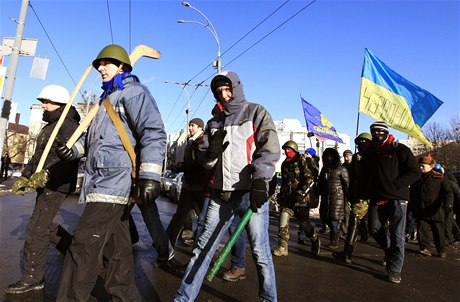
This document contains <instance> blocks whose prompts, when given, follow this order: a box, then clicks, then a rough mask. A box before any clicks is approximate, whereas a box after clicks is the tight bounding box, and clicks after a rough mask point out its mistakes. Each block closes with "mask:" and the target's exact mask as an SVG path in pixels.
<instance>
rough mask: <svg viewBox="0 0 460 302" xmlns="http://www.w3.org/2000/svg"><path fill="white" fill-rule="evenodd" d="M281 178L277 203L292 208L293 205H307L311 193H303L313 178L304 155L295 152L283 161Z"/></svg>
mask: <svg viewBox="0 0 460 302" xmlns="http://www.w3.org/2000/svg"><path fill="white" fill-rule="evenodd" d="M281 180H282V183H281V188H280V193H279V194H278V203H279V204H280V205H281V206H282V207H284V208H290V209H292V208H294V207H295V206H303V207H306V206H308V203H309V201H310V197H311V193H310V194H306V195H305V191H306V190H307V189H308V188H309V187H310V185H311V184H313V181H314V179H313V175H312V173H311V171H310V170H309V169H308V165H307V161H306V158H305V157H304V156H302V155H300V154H299V153H297V154H296V155H295V156H294V157H293V158H292V159H291V160H287V159H286V160H284V161H283V163H282V164H281ZM310 192H312V189H310Z"/></svg>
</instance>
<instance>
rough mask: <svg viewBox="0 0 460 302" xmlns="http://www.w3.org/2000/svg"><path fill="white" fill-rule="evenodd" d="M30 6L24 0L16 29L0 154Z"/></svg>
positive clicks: (5, 93) (7, 76)
mask: <svg viewBox="0 0 460 302" xmlns="http://www.w3.org/2000/svg"><path fill="white" fill-rule="evenodd" d="M28 6H29V1H28V0H22V5H21V12H20V13H19V21H18V27H17V30H16V37H15V39H14V46H13V51H12V53H11V55H10V61H9V65H8V71H7V73H6V79H5V90H4V91H3V96H2V99H3V106H2V115H1V119H0V154H1V155H3V147H4V144H5V138H6V131H7V126H8V118H9V116H10V111H11V99H12V96H13V88H14V80H15V79H16V70H17V68H18V62H19V51H20V50H21V44H22V33H23V31H24V24H25V21H26V15H27V7H28Z"/></svg>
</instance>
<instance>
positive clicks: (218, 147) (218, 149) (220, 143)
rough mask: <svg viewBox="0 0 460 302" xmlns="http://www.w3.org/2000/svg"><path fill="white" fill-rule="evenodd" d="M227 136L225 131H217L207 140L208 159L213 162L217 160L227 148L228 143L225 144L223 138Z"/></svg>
mask: <svg viewBox="0 0 460 302" xmlns="http://www.w3.org/2000/svg"><path fill="white" fill-rule="evenodd" d="M225 135H227V130H217V131H216V132H215V133H214V134H213V136H211V137H210V138H209V147H208V153H207V154H208V158H209V159H210V160H214V159H216V158H218V157H219V156H220V155H221V154H222V153H223V152H224V151H225V149H226V148H227V147H228V144H230V143H229V142H225V144H224V138H225Z"/></svg>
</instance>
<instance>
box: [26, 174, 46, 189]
mask: <svg viewBox="0 0 460 302" xmlns="http://www.w3.org/2000/svg"><path fill="white" fill-rule="evenodd" d="M49 180H50V174H49V173H48V171H46V170H41V171H40V172H35V173H34V174H32V176H31V177H30V179H29V183H28V185H29V187H31V188H32V189H41V188H44V187H45V185H46V183H47V182H48V181H49Z"/></svg>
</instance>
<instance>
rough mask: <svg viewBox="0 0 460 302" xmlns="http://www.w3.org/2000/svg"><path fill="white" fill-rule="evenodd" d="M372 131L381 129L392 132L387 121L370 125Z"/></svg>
mask: <svg viewBox="0 0 460 302" xmlns="http://www.w3.org/2000/svg"><path fill="white" fill-rule="evenodd" d="M370 129H371V131H372V130H379V131H385V132H387V133H388V132H390V131H389V130H388V125H387V124H386V123H385V122H375V123H373V124H372V125H371V126H370Z"/></svg>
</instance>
